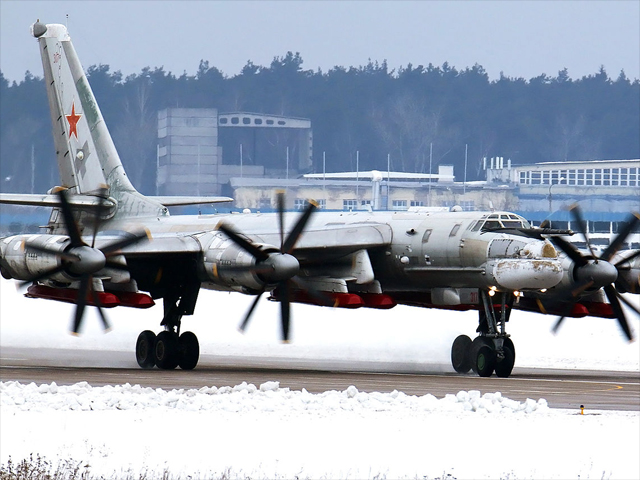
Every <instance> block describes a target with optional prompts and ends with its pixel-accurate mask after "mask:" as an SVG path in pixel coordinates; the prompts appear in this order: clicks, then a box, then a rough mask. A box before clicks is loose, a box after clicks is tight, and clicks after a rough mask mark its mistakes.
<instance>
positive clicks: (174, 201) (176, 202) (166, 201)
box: [146, 195, 233, 207]
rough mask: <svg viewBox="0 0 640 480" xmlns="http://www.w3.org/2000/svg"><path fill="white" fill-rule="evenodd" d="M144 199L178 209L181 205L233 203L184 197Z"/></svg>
mask: <svg viewBox="0 0 640 480" xmlns="http://www.w3.org/2000/svg"><path fill="white" fill-rule="evenodd" d="M146 198H150V199H151V200H155V201H156V202H159V203H161V204H162V205H164V206H165V207H178V206H181V205H204V204H205V203H225V202H233V198H229V197H184V196H166V197H163V196H152V195H147V197H146Z"/></svg>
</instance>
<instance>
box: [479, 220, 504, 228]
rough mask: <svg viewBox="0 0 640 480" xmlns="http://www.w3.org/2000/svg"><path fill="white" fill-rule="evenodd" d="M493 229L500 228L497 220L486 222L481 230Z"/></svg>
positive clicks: (500, 225)
mask: <svg viewBox="0 0 640 480" xmlns="http://www.w3.org/2000/svg"><path fill="white" fill-rule="evenodd" d="M494 228H502V224H501V223H500V222H499V221H498V220H487V221H486V222H484V225H483V227H482V229H483V230H493V229H494Z"/></svg>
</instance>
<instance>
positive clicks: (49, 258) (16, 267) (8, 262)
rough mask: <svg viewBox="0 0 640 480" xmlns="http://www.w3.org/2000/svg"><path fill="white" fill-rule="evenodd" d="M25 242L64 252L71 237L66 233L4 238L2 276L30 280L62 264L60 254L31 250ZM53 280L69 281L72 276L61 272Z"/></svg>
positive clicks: (1, 243) (1, 248)
mask: <svg viewBox="0 0 640 480" xmlns="http://www.w3.org/2000/svg"><path fill="white" fill-rule="evenodd" d="M25 244H29V245H34V246H36V247H43V248H46V249H48V250H51V251H55V252H59V253H63V252H64V251H65V250H67V248H68V247H69V244H70V240H69V237H67V236H65V235H48V234H35V235H15V236H13V237H7V238H4V239H3V240H2V241H1V242H0V256H1V257H2V260H3V261H2V262H1V263H0V265H1V266H2V276H3V277H5V278H15V279H17V280H28V279H30V278H33V277H35V276H37V275H40V274H42V273H45V272H47V271H50V270H52V269H54V268H57V267H60V266H61V265H62V262H63V261H62V259H61V258H60V257H59V256H56V255H52V254H47V253H43V252H40V251H35V250H29V249H28V248H25ZM51 278H52V279H53V280H59V281H61V282H69V281H70V280H72V278H71V277H68V276H66V275H65V274H64V273H59V274H57V275H55V276H53V277H51Z"/></svg>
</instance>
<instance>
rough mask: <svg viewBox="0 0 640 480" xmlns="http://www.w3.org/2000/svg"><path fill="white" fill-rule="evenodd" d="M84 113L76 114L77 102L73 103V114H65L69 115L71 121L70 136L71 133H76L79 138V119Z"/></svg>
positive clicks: (68, 119) (68, 120)
mask: <svg viewBox="0 0 640 480" xmlns="http://www.w3.org/2000/svg"><path fill="white" fill-rule="evenodd" d="M81 116H82V114H77V115H76V104H75V102H74V103H73V104H71V115H65V117H67V122H69V138H71V135H75V136H76V138H78V120H80V117H81Z"/></svg>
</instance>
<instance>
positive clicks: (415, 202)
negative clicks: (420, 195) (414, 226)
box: [411, 200, 424, 207]
mask: <svg viewBox="0 0 640 480" xmlns="http://www.w3.org/2000/svg"><path fill="white" fill-rule="evenodd" d="M411 206H412V207H424V202H423V201H422V200H411Z"/></svg>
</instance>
